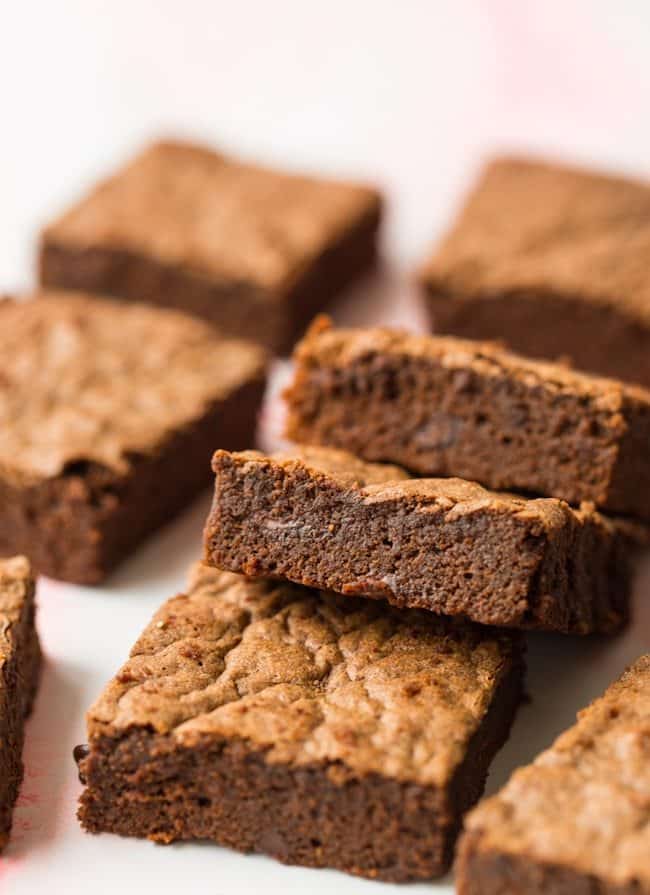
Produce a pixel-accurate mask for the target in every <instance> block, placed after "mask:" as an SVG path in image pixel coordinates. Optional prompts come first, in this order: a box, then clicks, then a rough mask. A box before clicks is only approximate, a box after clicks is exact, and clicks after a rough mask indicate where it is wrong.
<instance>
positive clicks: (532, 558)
mask: <svg viewBox="0 0 650 895" xmlns="http://www.w3.org/2000/svg"><path fill="white" fill-rule="evenodd" d="M213 469H214V471H215V477H216V478H215V495H214V500H213V505H212V511H211V513H210V516H209V518H208V522H207V524H206V528H205V557H206V560H207V561H208V562H210V563H211V564H212V565H214V566H216V567H217V568H222V569H228V570H230V571H234V572H240V573H243V574H246V575H250V576H254V577H278V578H288V579H289V580H291V581H295V582H297V583H299V584H304V585H307V586H310V587H320V588H326V589H329V590H333V591H336V592H337V593H341V594H346V595H355V596H366V597H381V598H384V599H387V600H389V601H390V602H391V603H394V604H395V605H397V606H410V607H416V608H425V609H429V610H432V611H433V612H438V613H442V614H445V615H460V616H465V617H467V618H470V619H471V620H472V621H476V622H479V623H481V624H488V625H499V626H510V627H522V628H540V629H552V630H560V631H572V632H575V633H588V632H590V631H594V630H602V631H606V630H612V629H614V628H616V627H617V626H619V625H620V624H621V622H622V621H623V619H624V618H625V615H626V611H627V603H628V599H629V574H628V572H629V570H628V554H627V548H626V546H625V545H624V539H623V538H622V537H621V536H620V535H619V533H618V531H617V529H616V527H615V525H614V524H612V523H610V521H609V520H607V519H606V518H605V517H603V516H601V515H600V514H599V513H597V512H596V511H595V510H594V509H593V506H592V505H587V504H585V505H584V506H583V507H582V508H581V509H575V510H574V509H572V508H571V507H569V506H568V504H566V503H564V501H561V500H556V499H553V498H542V499H536V500H529V499H526V498H523V497H517V496H515V495H510V494H498V493H495V492H491V491H487V490H486V489H485V488H482V487H481V486H480V485H477V484H476V483H474V482H468V481H465V480H463V479H453V478H450V479H412V478H409V477H408V476H407V475H406V474H405V473H404V472H403V471H402V470H401V469H396V468H395V467H390V466H382V465H379V464H368V463H363V462H362V461H359V460H358V459H356V458H355V457H353V456H352V455H350V454H348V453H346V452H345V451H338V450H333V449H328V448H317V447H302V448H301V447H295V448H294V449H292V451H291V452H290V453H281V454H276V455H273V456H270V457H267V456H265V455H263V454H261V453H259V452H256V451H244V452H241V453H229V452H227V451H217V453H216V454H215V455H214V458H213Z"/></svg>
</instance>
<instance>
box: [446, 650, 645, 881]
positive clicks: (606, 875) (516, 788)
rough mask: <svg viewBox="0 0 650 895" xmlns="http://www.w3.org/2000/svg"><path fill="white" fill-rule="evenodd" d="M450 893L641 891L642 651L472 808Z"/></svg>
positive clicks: (643, 696) (643, 786) (642, 846)
mask: <svg viewBox="0 0 650 895" xmlns="http://www.w3.org/2000/svg"><path fill="white" fill-rule="evenodd" d="M457 867H458V891H459V893H460V895H503V893H506V892H508V893H509V892H512V893H515V892H516V893H518V895H542V893H545V895H546V893H548V895H556V893H557V895H569V893H571V895H574V893H575V895H648V893H650V654H649V655H647V656H644V657H642V658H641V659H639V660H638V661H637V662H636V663H635V664H634V665H632V666H631V667H630V668H629V669H628V670H627V671H626V672H625V674H623V676H622V677H621V678H620V679H619V680H618V681H617V682H616V683H614V684H612V686H611V687H610V688H609V689H608V690H607V691H606V692H605V694H604V696H602V697H601V698H600V699H598V700H596V702H594V703H593V704H592V705H591V706H589V708H587V709H585V710H584V711H583V712H581V713H580V714H579V716H578V722H577V724H576V725H575V726H574V727H572V728H571V729H570V730H568V731H566V732H565V733H564V734H562V736H560V737H559V739H557V740H556V741H555V743H554V745H553V746H552V747H551V748H550V749H548V750H547V751H546V752H544V753H542V755H540V756H539V757H538V758H537V759H536V760H535V761H534V762H533V763H532V764H531V765H528V766H527V767H525V768H520V769H519V770H518V771H516V772H515V774H514V775H513V776H512V777H511V779H510V781H509V782H508V783H507V784H506V786H505V787H504V788H503V789H502V790H501V791H500V792H499V793H498V794H497V795H496V796H494V797H492V798H490V799H487V800H486V801H485V802H483V803H482V804H481V805H479V806H478V808H477V809H476V810H475V811H473V812H472V813H471V814H470V815H469V817H468V819H467V822H466V831H465V833H464V834H463V837H462V840H461V845H460V848H459V856H458V864H457Z"/></svg>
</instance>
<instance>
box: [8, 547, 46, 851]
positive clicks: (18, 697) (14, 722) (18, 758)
mask: <svg viewBox="0 0 650 895" xmlns="http://www.w3.org/2000/svg"><path fill="white" fill-rule="evenodd" d="M34 593H35V585H34V579H33V577H32V574H31V569H30V567H29V563H28V562H27V560H25V558H24V557H14V558H13V559H10V560H0V851H1V850H2V849H3V848H4V847H5V845H6V844H7V842H8V840H9V834H10V832H11V821H12V815H13V809H14V805H15V802H16V799H17V798H18V790H19V789H20V784H21V782H22V779H23V762H22V751H23V742H24V724H25V718H26V717H27V715H28V714H29V712H30V711H31V707H32V703H33V701H34V696H35V694H36V687H37V684H38V676H39V670H40V660H41V653H40V647H39V641H38V635H37V632H36V627H35V623H34V618H35V604H34Z"/></svg>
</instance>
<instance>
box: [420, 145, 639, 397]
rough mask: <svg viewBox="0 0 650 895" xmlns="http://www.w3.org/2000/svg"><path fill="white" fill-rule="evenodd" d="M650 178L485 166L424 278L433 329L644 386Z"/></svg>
mask: <svg viewBox="0 0 650 895" xmlns="http://www.w3.org/2000/svg"><path fill="white" fill-rule="evenodd" d="M649 254H650V185H649V184H646V183H643V182H635V181H633V180H626V179H623V178H620V177H611V176H607V175H604V174H597V173H591V172H588V171H583V170H580V169H576V168H571V167H566V166H563V165H559V164H550V163H545V162H541V161H535V160H532V159H531V160H526V159H517V158H502V159H498V160H497V161H495V162H493V163H492V164H490V165H489V166H488V167H487V168H486V169H485V171H484V172H483V175H482V177H481V179H480V181H479V182H478V184H477V185H476V188H475V189H474V191H473V192H472V193H471V195H470V196H469V198H468V200H467V202H466V204H465V207H464V208H463V210H462V212H461V214H460V216H459V218H458V220H457V221H456V223H455V224H454V226H453V227H452V229H451V231H450V233H449V234H448V235H447V237H446V238H445V239H443V241H442V244H441V245H440V246H439V247H438V248H437V249H436V251H435V252H434V253H433V255H432V256H431V258H430V259H429V260H428V261H427V262H426V263H425V264H424V266H423V268H422V270H421V272H420V277H421V281H422V284H423V286H424V289H425V294H426V296H427V297H428V301H429V305H430V308H431V311H432V314H433V318H434V326H435V330H436V332H439V333H451V334H453V335H458V336H466V337H469V338H474V339H495V338H498V339H505V341H506V342H507V343H508V344H509V345H511V346H512V347H513V348H514V349H515V350H517V351H521V352H523V353H524V354H530V355H532V356H534V357H547V358H552V359H555V358H557V357H560V356H566V357H570V358H572V359H573V361H574V363H575V365H576V366H578V367H581V368H583V369H585V370H592V371H594V372H596V373H601V374H603V375H605V376H614V377H617V378H620V379H626V380H630V381H632V382H638V383H641V384H642V385H645V386H650V269H649V268H648V264H647V259H648V255H649Z"/></svg>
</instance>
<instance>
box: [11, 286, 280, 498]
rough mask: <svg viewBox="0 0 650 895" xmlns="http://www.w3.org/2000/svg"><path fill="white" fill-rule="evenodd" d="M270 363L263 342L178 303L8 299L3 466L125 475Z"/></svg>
mask: <svg viewBox="0 0 650 895" xmlns="http://www.w3.org/2000/svg"><path fill="white" fill-rule="evenodd" d="M264 365H265V354H264V352H263V351H262V350H261V349H260V348H258V347H256V346H254V345H252V344H250V343H247V342H241V341H235V340H225V339H223V338H221V337H220V336H219V334H218V333H217V332H216V331H215V330H214V329H213V328H212V327H210V326H209V325H207V324H205V323H202V322H200V321H198V320H195V319H193V318H191V317H188V316H186V315H184V314H180V313H177V312H174V311H166V310H158V309H154V308H151V307H147V306H145V305H127V304H122V303H117V302H111V301H106V300H99V299H97V298H95V297H91V296H85V295H78V294H75V295H73V294H67V293H48V294H44V293H41V294H39V295H37V296H36V297H35V299H32V300H28V301H24V302H17V301H11V300H9V301H3V302H0V470H2V471H3V473H4V474H5V475H6V476H8V477H9V478H10V479H11V478H15V479H18V480H23V479H27V480H30V481H33V480H39V479H43V478H47V477H50V476H55V475H58V474H60V473H61V472H63V471H64V469H65V467H66V464H69V463H74V462H75V461H88V462H91V461H92V462H95V463H99V464H102V465H104V466H106V467H108V468H109V469H111V470H113V471H116V472H118V473H124V472H126V471H128V470H129V469H130V461H129V455H140V454H151V453H155V452H156V450H157V449H158V447H159V446H160V445H161V444H162V443H163V442H164V441H165V440H166V439H168V438H169V437H170V436H171V435H173V434H174V433H175V432H177V431H179V430H183V428H184V427H185V426H188V425H190V424H192V423H194V422H196V421H197V420H200V419H201V418H202V417H204V416H205V414H206V413H208V411H209V410H210V408H211V407H212V406H214V404H215V403H216V402H219V401H220V400H221V399H223V398H225V397H226V396H228V395H229V394H230V393H231V392H233V391H234V390H235V389H236V388H237V387H239V386H241V385H243V384H244V383H245V382H247V381H248V380H252V379H259V378H261V377H262V375H263V370H264Z"/></svg>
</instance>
